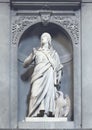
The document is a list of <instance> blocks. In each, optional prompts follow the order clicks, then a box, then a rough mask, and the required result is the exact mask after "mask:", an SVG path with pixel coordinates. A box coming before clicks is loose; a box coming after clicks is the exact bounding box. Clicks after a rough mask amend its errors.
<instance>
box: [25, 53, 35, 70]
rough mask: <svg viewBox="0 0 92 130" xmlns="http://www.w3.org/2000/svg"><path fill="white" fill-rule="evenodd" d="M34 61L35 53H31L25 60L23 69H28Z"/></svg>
mask: <svg viewBox="0 0 92 130" xmlns="http://www.w3.org/2000/svg"><path fill="white" fill-rule="evenodd" d="M33 60H34V55H33V53H31V54H30V55H29V56H28V57H27V58H26V59H25V60H24V63H23V67H24V68H26V67H28V66H29V65H30V64H31V63H32V62H33Z"/></svg>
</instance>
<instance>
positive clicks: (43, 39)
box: [41, 36, 48, 46]
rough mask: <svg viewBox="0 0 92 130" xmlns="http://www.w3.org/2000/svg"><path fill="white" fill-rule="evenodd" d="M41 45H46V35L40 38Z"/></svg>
mask: <svg viewBox="0 0 92 130" xmlns="http://www.w3.org/2000/svg"><path fill="white" fill-rule="evenodd" d="M41 45H42V46H48V37H46V36H43V37H42V38H41Z"/></svg>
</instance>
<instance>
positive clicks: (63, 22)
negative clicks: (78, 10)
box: [12, 12, 80, 44]
mask: <svg viewBox="0 0 92 130" xmlns="http://www.w3.org/2000/svg"><path fill="white" fill-rule="evenodd" d="M39 22H42V23H43V25H47V23H49V22H51V23H55V24H57V25H59V26H61V27H62V28H63V29H65V31H66V32H67V33H68V34H69V35H70V37H71V39H72V40H73V43H75V44H78V43H79V28H80V27H79V23H80V22H79V17H78V16H76V15H74V16H73V15H65V16H64V15H57V14H56V15H55V14H52V15H51V13H49V14H48V13H46V12H45V13H38V14H37V15H35V14H32V15H30V16H29V15H21V16H19V15H18V16H15V17H14V18H13V21H12V43H13V44H16V43H18V42H19V40H20V38H21V35H22V34H23V32H25V31H26V29H28V28H29V27H30V26H32V25H34V24H36V23H39Z"/></svg>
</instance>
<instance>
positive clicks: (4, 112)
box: [0, 0, 10, 128]
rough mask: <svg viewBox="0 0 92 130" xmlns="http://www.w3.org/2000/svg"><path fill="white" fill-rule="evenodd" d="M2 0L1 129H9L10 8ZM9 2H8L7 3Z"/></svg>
mask: <svg viewBox="0 0 92 130" xmlns="http://www.w3.org/2000/svg"><path fill="white" fill-rule="evenodd" d="M4 1H6V0H2V1H1V0H0V128H8V127H9V111H10V109H9V42H10V40H9V37H10V7H9V3H4ZM7 2H8V1H7Z"/></svg>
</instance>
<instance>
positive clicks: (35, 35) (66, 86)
mask: <svg viewBox="0 0 92 130" xmlns="http://www.w3.org/2000/svg"><path fill="white" fill-rule="evenodd" d="M43 32H48V33H50V34H51V36H52V45H53V48H54V49H55V50H56V51H57V52H58V54H59V56H60V60H61V63H62V64H63V65H64V68H63V76H62V81H61V85H60V90H61V91H63V92H64V94H67V95H69V97H70V100H71V110H70V115H69V119H68V120H69V121H73V120H74V78H73V74H74V71H73V69H74V67H73V43H72V40H71V38H70V36H69V35H68V33H67V32H66V31H65V30H64V29H63V28H61V27H60V26H58V25H56V24H53V23H49V24H48V25H47V26H44V25H43V24H42V23H37V24H35V25H32V26H30V27H29V28H28V29H27V30H26V31H25V32H24V33H23V35H22V37H21V39H20V42H19V45H18V121H23V120H24V119H25V117H26V114H27V99H28V97H29V96H28V95H29V91H30V68H28V69H24V68H23V61H24V59H25V58H26V57H27V56H28V55H29V54H30V53H31V52H32V49H33V48H36V47H39V46H40V36H41V34H42V33H43Z"/></svg>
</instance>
